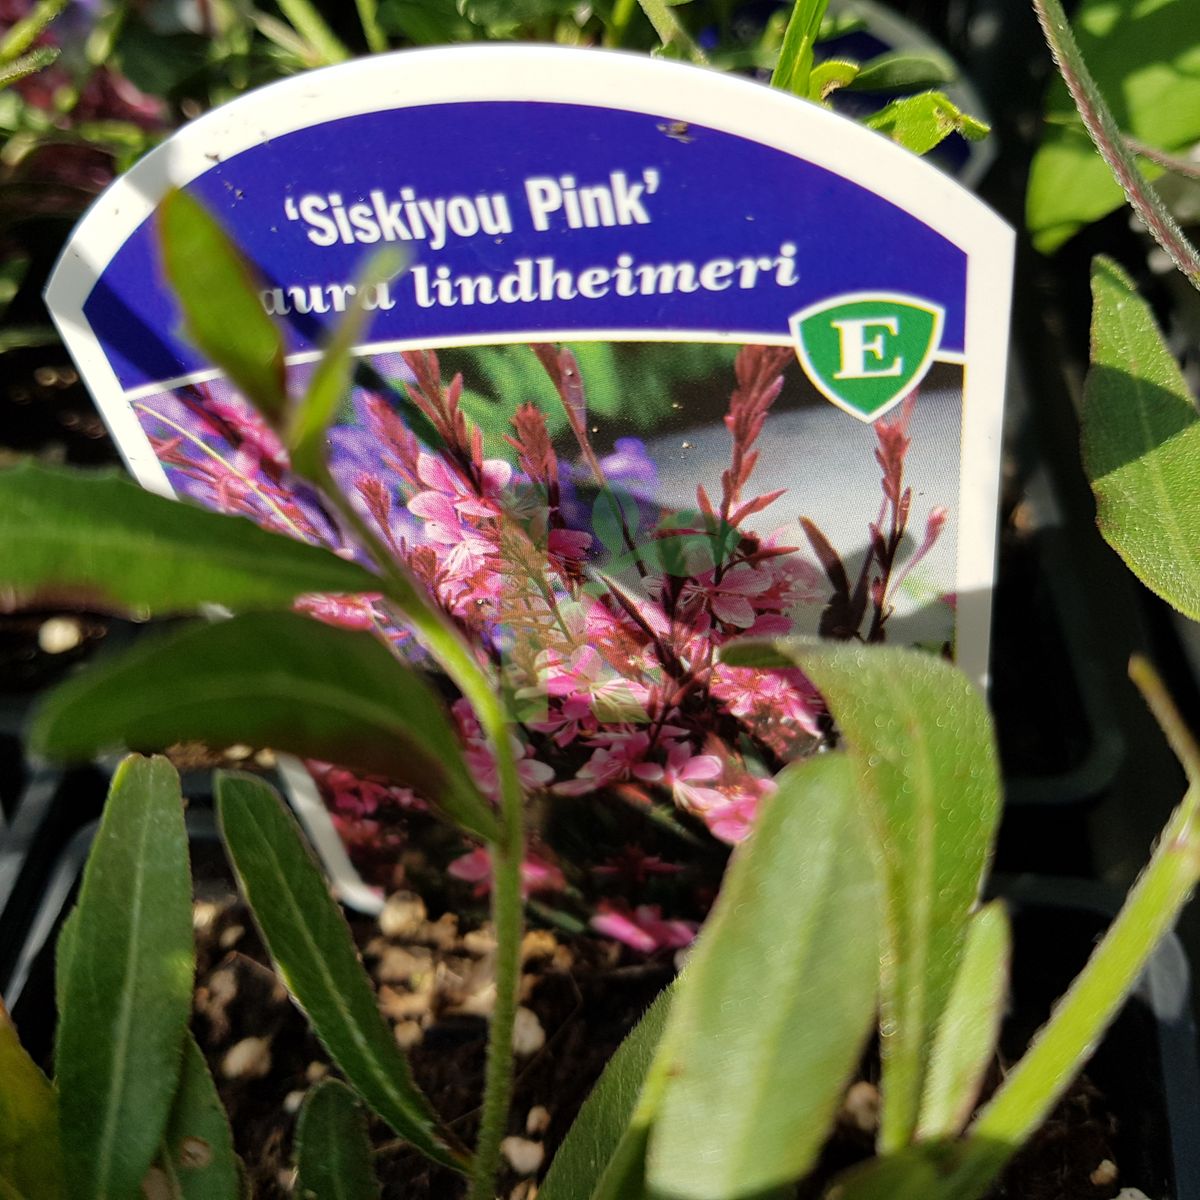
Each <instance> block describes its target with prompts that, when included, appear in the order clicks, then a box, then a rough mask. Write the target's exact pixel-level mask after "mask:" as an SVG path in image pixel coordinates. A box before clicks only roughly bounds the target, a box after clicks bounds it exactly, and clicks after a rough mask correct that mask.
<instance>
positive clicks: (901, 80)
mask: <svg viewBox="0 0 1200 1200" xmlns="http://www.w3.org/2000/svg"><path fill="white" fill-rule="evenodd" d="M957 77H958V72H957V71H956V70H955V69H954V63H952V62H951V61H950V59H949V58H947V57H946V55H944V54H937V53H932V52H930V51H924V52H922V53H920V54H914V53H913V52H912V51H911V50H891V51H889V52H888V53H886V54H880V55H878V56H877V57H876V58H873V59H871V60H870V61H869V62H865V63H863V64H862V66H861V67H860V68H859V70H858V73H857V74H856V75H855V76H854V78H853V80H851V81H850V82H849V83H848V84H847V86H848V87H849V88H850V90H851V91H855V92H915V91H917V90H918V89H919V88H934V87H940V86H941V85H943V84H947V83H953V82H954V81H955V79H956V78H957Z"/></svg>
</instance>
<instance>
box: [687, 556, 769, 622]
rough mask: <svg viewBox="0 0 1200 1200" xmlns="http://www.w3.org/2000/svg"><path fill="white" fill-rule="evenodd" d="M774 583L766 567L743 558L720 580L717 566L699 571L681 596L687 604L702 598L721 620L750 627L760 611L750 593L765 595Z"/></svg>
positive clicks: (710, 610) (706, 605)
mask: <svg viewBox="0 0 1200 1200" xmlns="http://www.w3.org/2000/svg"><path fill="white" fill-rule="evenodd" d="M772 583H773V581H772V579H771V576H770V575H768V574H767V572H766V571H762V570H760V569H759V568H758V567H755V566H752V565H751V564H750V563H745V562H742V563H738V564H736V565H735V566H733V567H730V569H729V570H728V571H726V572H725V574H724V575H722V576H721V578H720V580H719V581H718V579H717V575H716V571H715V570H712V571H705V572H704V574H703V575H697V576H696V577H695V578H694V579H691V580H689V581H688V582H687V583H686V584H684V587H683V593H682V595H681V596H680V600H681V602H682V603H684V604H687V603H688V602H690V601H694V600H696V599H698V598H699V599H702V600H703V603H704V605H705V607H707V608H708V610H709V612H711V613H712V615H713V616H714V617H716V619H717V620H718V621H723V622H724V623H725V624H726V625H735V626H737V627H738V628H739V629H747V628H749V627H750V626H751V625H753V624H754V619H755V617H756V615H757V613H756V610H755V606H754V605H753V604H752V603H751V602H750V599H749V597H751V596H761V595H762V594H763V593H764V592H767V591H769V590H770V589H771V586H772Z"/></svg>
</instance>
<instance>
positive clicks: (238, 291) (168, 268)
mask: <svg viewBox="0 0 1200 1200" xmlns="http://www.w3.org/2000/svg"><path fill="white" fill-rule="evenodd" d="M158 232H159V237H160V239H161V246H162V261H163V268H164V270H165V272H166V276H167V282H168V283H169V284H170V285H171V288H172V290H173V291H174V293H175V296H176V299H177V300H178V302H179V306H180V308H181V309H182V311H183V319H184V329H185V331H186V333H187V335H188V337H189V338H190V339H191V340H192V342H193V343H194V344H195V346H196V348H197V349H198V350H200V351H201V352H202V353H203V354H204V355H206V356H207V357H208V358H209V359H210V360H211V361H212V363H213V365H214V366H217V367H220V368H221V370H222V371H224V372H225V374H226V375H228V376H229V378H230V380H231V381H232V382H233V383H234V385H235V386H236V387H237V388H238V390H239V391H240V392H241V393H242V394H243V396H244V397H245V398H246V399H247V400H248V401H249V402H250V403H251V404H253V405H254V407H255V408H257V409H258V411H259V412H260V413H262V415H263V416H264V417H265V418H266V419H267V421H268V422H270V423H271V424H272V425H278V424H279V423H280V422H281V421H282V419H283V417H284V411H285V409H286V406H287V382H286V376H285V372H284V365H283V355H284V349H283V336H282V334H281V333H280V331H279V328H278V327H277V326H276V324H275V322H274V321H272V320H271V318H270V317H269V316H268V315H267V313H266V311H265V310H264V308H263V306H262V302H261V301H260V299H259V293H260V291H261V285H260V284H259V281H258V280H257V278H256V276H255V274H254V271H253V268H252V267H251V266H250V264H249V263H248V262H247V261H246V260H245V258H244V257H243V256H242V253H241V251H240V250H238V248H237V247H236V246H235V245H234V244H233V242H232V241H231V240H230V237H229V235H228V234H227V233H226V232H225V230H224V229H222V228H221V226H220V225H219V224H218V223H217V221H216V220H215V219H214V218H213V217H212V216H210V215H209V213H208V212H207V210H206V209H205V208H204V206H203V205H201V204H200V203H199V202H198V201H196V200H193V199H192V197H191V196H189V195H188V194H187V193H186V192H181V191H173V192H171V193H170V194H168V196H167V197H166V199H164V200H163V202H162V203H161V204H160V205H159V208H158Z"/></svg>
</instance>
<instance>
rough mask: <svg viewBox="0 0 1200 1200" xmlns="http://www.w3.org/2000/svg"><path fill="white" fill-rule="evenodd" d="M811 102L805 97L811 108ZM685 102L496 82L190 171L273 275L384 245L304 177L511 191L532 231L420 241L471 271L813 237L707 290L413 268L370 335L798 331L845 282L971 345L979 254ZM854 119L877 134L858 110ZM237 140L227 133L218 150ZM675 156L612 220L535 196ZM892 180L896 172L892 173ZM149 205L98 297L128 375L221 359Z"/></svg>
mask: <svg viewBox="0 0 1200 1200" xmlns="http://www.w3.org/2000/svg"><path fill="white" fill-rule="evenodd" d="M797 115H798V116H800V115H801V114H800V113H799V112H798V114H797ZM670 123H671V118H669V117H656V116H648V115H645V114H642V113H630V112H624V111H619V110H613V109H602V108H593V107H588V106H583V105H571V104H546V103H536V102H514V101H487V102H470V103H466V102H464V103H457V104H438V105H428V106H423V107H417V108H405V109H398V110H393V111H387V112H378V113H368V114H363V115H358V116H353V117H346V118H343V119H340V120H336V121H330V122H327V123H325V124H322V125H316V126H312V127H310V128H307V129H301V130H297V131H295V132H293V133H289V134H286V135H284V136H281V137H276V138H272V139H270V140H267V141H265V142H264V143H263V144H261V145H258V146H255V147H253V148H251V149H249V150H246V151H244V152H242V153H241V154H238V155H236V156H234V157H232V158H230V159H229V160H228V161H225V162H221V163H219V164H217V165H214V166H213V168H212V169H211V170H209V171H206V172H205V173H204V174H203V175H201V176H200V177H198V178H197V179H195V180H194V181H193V182H192V183H191V184H189V185H188V188H187V190H188V191H189V192H190V193H191V194H193V195H194V196H196V197H197V198H198V199H200V200H202V201H203V202H204V203H206V204H207V205H208V206H209V207H210V209H211V210H212V211H214V212H215V213H216V214H217V215H218V216H219V217H220V218H221V220H222V222H223V224H224V225H225V226H226V228H227V229H228V230H229V232H230V233H231V234H232V235H233V237H234V238H235V239H236V240H237V242H238V243H239V244H240V245H241V246H242V248H243V249H244V250H245V251H246V252H247V253H248V254H249V255H250V257H251V258H252V259H253V261H254V262H255V263H256V264H257V266H258V269H259V270H260V271H261V273H262V275H263V277H264V279H265V280H266V283H267V285H268V286H281V287H282V286H289V285H300V286H305V285H309V284H320V285H324V284H327V283H343V282H349V281H351V280H353V279H354V277H355V275H356V274H357V271H358V268H359V266H360V264H361V262H362V260H363V258H364V256H365V255H367V254H369V253H370V252H371V250H372V249H374V248H376V247H372V246H362V245H353V246H345V245H342V244H340V243H337V244H335V245H333V246H328V247H321V246H316V245H313V244H312V243H311V242H309V240H308V238H307V237H306V231H307V228H308V227H307V226H306V225H304V223H303V222H301V221H289V220H287V219H286V217H285V215H284V207H283V206H284V201H285V199H286V198H287V197H288V196H294V197H297V198H298V197H299V196H302V195H304V194H305V193H308V192H317V193H321V194H324V193H328V192H340V193H341V195H342V197H343V200H344V201H345V203H346V204H347V205H349V204H351V203H354V202H356V201H358V200H362V199H365V198H366V196H367V194H368V193H369V192H370V191H371V190H372V189H374V188H380V189H382V190H383V191H384V192H385V193H386V194H387V195H388V196H389V198H391V199H398V198H399V190H400V188H401V187H404V186H409V187H412V188H414V189H415V190H416V192H417V194H418V195H419V196H423V197H428V198H437V197H448V196H451V195H453V194H456V193H459V194H465V195H470V196H474V195H475V194H477V193H479V192H486V193H489V194H490V193H492V192H496V191H502V192H505V193H506V194H507V195H508V198H509V205H510V211H511V213H512V217H513V224H514V227H515V228H514V231H513V233H512V234H509V235H505V236H503V237H500V238H494V237H490V236H488V235H486V234H482V233H480V234H476V235H475V236H474V237H471V238H457V237H455V236H454V235H452V234H451V235H449V239H448V242H447V245H446V246H445V247H444V248H443V249H441V250H438V251H433V250H430V249H429V247H428V244H427V243H425V242H409V243H396V244H398V245H402V246H405V247H406V248H407V250H408V252H409V255H410V261H412V262H417V263H423V264H427V265H428V266H429V267H430V268H434V267H437V266H440V265H443V264H445V265H446V266H449V267H450V268H451V270H452V271H453V272H454V273H455V274H459V273H465V274H481V273H485V272H486V273H494V274H495V275H496V276H499V275H500V274H502V273H504V272H505V271H508V270H511V268H512V262H513V260H514V259H516V258H522V257H533V258H537V257H543V256H553V257H554V259H555V265H556V267H559V268H565V269H567V270H571V271H578V270H581V269H583V268H585V267H589V266H611V265H612V263H613V262H614V261H615V259H616V256H617V255H618V254H620V253H623V252H627V253H630V254H632V255H633V256H634V258H635V260H637V262H639V263H666V262H678V261H691V262H695V263H696V264H697V265H699V264H701V263H703V262H704V261H706V260H708V259H711V258H738V257H741V256H743V255H774V254H777V253H778V251H779V246H780V244H781V243H783V242H788V241H791V242H794V243H795V244H796V246H797V255H796V262H797V267H798V270H799V273H800V281H799V283H797V284H796V285H794V286H792V287H779V286H776V285H775V284H774V283H773V282H769V281H768V280H766V279H764V280H763V281H762V282H760V284H759V286H758V287H756V288H754V289H746V290H743V289H740V288H737V287H731V288H729V289H728V290H725V291H719V292H718V291H704V290H699V291H696V292H693V293H675V294H670V295H653V296H640V295H639V296H634V297H624V298H623V297H618V296H615V295H612V294H610V295H608V296H606V297H604V298H602V299H596V300H588V299H583V298H576V299H573V300H566V301H564V300H552V301H537V302H533V303H525V304H499V303H498V304H494V305H491V306H483V305H479V304H476V305H473V306H471V307H462V306H459V307H454V308H431V309H424V308H420V307H418V306H417V304H416V303H415V301H414V300H413V299H412V295H413V292H412V282H411V280H409V279H407V278H405V277H403V276H402V277H401V278H400V279H399V280H397V282H396V284H395V285H394V288H393V295H394V296H395V297H396V299H397V303H396V306H395V308H393V309H392V310H390V311H381V312H379V313H377V314H375V317H374V320H373V323H372V326H371V328H370V333H369V337H370V340H371V341H372V342H381V341H388V340H393V339H394V340H404V341H416V340H421V341H428V342H429V343H430V344H432V345H437V344H438V343H439V341H443V340H446V339H450V338H455V337H463V336H473V335H481V336H482V335H496V336H497V337H498V338H499V339H501V340H503V338H504V336H505V335H520V334H529V335H536V334H537V333H538V332H539V331H543V330H545V331H554V332H560V331H561V332H564V333H566V332H570V333H577V334H581V335H584V336H586V335H587V334H588V333H589V332H592V331H604V330H609V331H611V330H629V331H637V330H645V331H654V332H663V331H681V332H682V331H688V332H692V333H708V334H713V335H721V334H724V333H727V332H731V331H736V332H739V333H750V334H758V335H760V336H770V337H787V336H789V330H788V317H789V316H790V315H791V314H792V313H794V312H796V311H797V310H799V309H801V308H803V307H805V306H806V305H809V304H812V303H814V302H816V301H818V300H822V299H825V298H826V297H829V296H832V295H836V294H839V293H843V292H853V291H893V292H906V293H909V294H911V295H915V296H918V297H921V298H923V299H926V300H931V301H933V302H935V303H937V304H940V305H942V306H943V308H944V309H945V311H946V324H945V330H944V333H943V337H942V347H943V349H945V350H950V351H956V352H960V353H961V352H962V350H963V330H964V317H965V313H964V305H965V293H966V255H965V254H964V252H963V251H962V250H960V249H959V248H958V247H956V246H955V245H953V244H952V243H951V242H949V241H948V240H947V239H945V238H944V237H942V236H941V235H940V234H938V233H937V232H935V231H934V230H933V229H931V228H930V227H929V226H928V225H926V224H924V223H923V222H921V221H919V220H917V219H916V218H915V217H913V216H912V215H910V214H909V213H907V212H905V211H904V210H903V209H901V208H899V207H897V206H896V205H894V204H892V203H890V202H889V201H887V200H885V199H882V198H881V197H879V196H877V195H875V194H874V193H872V192H870V191H868V190H866V189H864V188H862V187H859V186H858V185H857V184H854V183H851V182H849V181H847V180H845V179H843V178H841V177H840V176H837V175H835V174H833V173H832V172H830V171H827V170H825V169H823V168H821V167H817V166H814V165H813V164H812V163H809V162H806V161H804V160H802V159H798V158H795V157H793V156H792V155H790V154H787V153H785V152H784V151H781V150H777V149H774V148H773V147H770V146H764V145H761V144H760V143H757V142H753V141H750V140H748V139H745V138H741V137H737V136H735V135H732V134H727V133H722V132H719V131H717V130H713V129H709V128H705V127H703V126H698V125H691V126H689V127H688V129H687V133H686V137H687V139H689V140H683V138H681V137H679V136H670V135H669V133H668V127H669V126H670ZM846 135H847V137H863V136H864V135H863V133H862V131H860V130H857V129H854V128H852V127H850V126H849V125H847V129H846ZM219 150H220V147H219V145H218V146H214V148H213V152H214V154H215V153H217V152H218V151H219ZM647 167H654V168H657V169H658V171H659V172H660V175H661V183H660V186H659V189H658V191H657V192H656V193H655V194H654V195H651V196H648V197H646V199H645V207H646V209H647V211H648V212H649V213H650V216H651V218H652V219H651V222H650V223H649V224H647V225H631V226H618V227H613V228H606V229H580V230H568V229H563V228H561V227H559V226H557V225H556V226H554V227H552V229H551V230H550V231H547V232H537V231H535V230H534V229H533V227H532V224H531V222H530V220H529V216H528V211H527V209H526V206H525V198H524V181H525V179H526V178H527V177H529V176H534V175H552V176H558V175H563V174H571V175H574V176H575V178H576V180H577V181H578V182H579V184H581V185H587V184H591V183H600V182H606V181H607V179H608V175H609V173H610V172H611V171H624V172H625V173H626V175H627V176H629V177H630V179H631V180H634V181H637V180H639V179H640V176H641V172H642V171H643V170H644V169H645V168H647ZM880 185H881V186H886V181H884V180H881V181H880ZM152 225H153V222H152V220H147V221H146V222H144V223H143V224H142V225H141V226H140V227H139V228H138V230H137V231H136V232H135V233H134V234H133V235H132V236H131V237H130V238H129V239H128V241H127V242H126V243H125V244H124V245H123V246H122V247H121V249H120V250H119V251H118V252H117V254H116V255H115V256H114V258H113V259H112V261H111V263H110V264H109V266H108V268H107V269H106V270H105V271H104V273H103V275H102V276H101V278H100V279H99V280H98V281H97V283H96V285H95V287H94V288H93V290H92V292H91V294H90V296H89V297H88V300H87V302H86V304H85V307H84V313H85V316H86V317H87V319H88V321H89V322H90V324H91V326H92V328H93V330H94V332H95V334H96V335H97V337H98V338H99V339H100V342H101V344H102V345H103V347H104V349H105V351H106V352H107V354H108V356H109V358H110V360H111V362H112V364H113V366H114V369H115V371H116V374H117V377H118V379H119V380H120V382H121V384H122V385H123V386H124V387H126V388H134V387H138V386H141V385H144V384H148V383H153V382H157V381H160V380H164V379H168V378H172V377H175V376H179V375H185V374H189V373H191V372H193V371H198V370H202V369H204V368H205V367H207V366H208V365H209V364H208V363H207V362H206V361H205V360H204V359H203V358H201V357H200V356H198V355H197V354H196V353H195V351H193V350H192V349H191V348H190V347H189V346H188V345H187V343H186V342H184V341H182V340H181V339H180V338H179V337H178V336H177V329H178V323H179V318H178V312H177V310H176V308H175V305H174V303H173V301H172V300H171V298H170V296H169V295H168V294H167V292H166V290H165V289H164V287H163V284H162V271H161V268H160V266H159V263H158V254H157V249H156V247H155V244H154V237H153V228H152ZM283 319H284V320H286V321H287V322H288V324H289V326H290V335H289V351H290V352H292V353H296V352H299V351H303V350H308V349H311V348H313V347H314V346H315V345H317V344H318V343H319V341H320V340H321V337H322V335H323V332H324V331H325V328H326V325H325V323H328V322H331V321H333V320H335V319H336V315H335V314H330V315H328V316H324V317H316V316H313V317H304V316H298V315H292V316H289V317H286V318H283Z"/></svg>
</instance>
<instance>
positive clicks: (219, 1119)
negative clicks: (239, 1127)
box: [158, 1033, 242, 1200]
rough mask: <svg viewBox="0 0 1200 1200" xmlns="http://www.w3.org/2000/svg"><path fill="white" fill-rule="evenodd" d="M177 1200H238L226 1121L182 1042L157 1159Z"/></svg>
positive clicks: (191, 1048)
mask: <svg viewBox="0 0 1200 1200" xmlns="http://www.w3.org/2000/svg"><path fill="white" fill-rule="evenodd" d="M158 1165H159V1168H160V1169H161V1170H162V1171H163V1173H164V1174H165V1175H166V1176H167V1178H168V1179H169V1180H170V1181H171V1183H172V1184H173V1185H174V1187H175V1189H176V1191H177V1193H178V1196H179V1200H241V1195H242V1185H241V1172H240V1170H239V1166H238V1160H237V1155H236V1154H234V1152H233V1134H232V1133H231V1132H230V1129H229V1119H228V1118H227V1117H226V1116H225V1109H224V1108H222V1107H221V1098H220V1096H218V1095H217V1088H216V1085H215V1084H214V1083H213V1080H212V1076H211V1075H210V1074H209V1072H208V1064H207V1063H206V1062H205V1061H204V1055H203V1054H202V1053H201V1051H200V1047H199V1046H198V1045H196V1039H195V1038H194V1037H192V1035H191V1034H190V1033H188V1034H187V1035H186V1036H185V1037H184V1039H183V1065H182V1067H181V1069H180V1073H179V1088H178V1090H177V1091H176V1092H175V1102H174V1104H172V1105H171V1116H170V1118H169V1119H168V1121H167V1131H166V1133H165V1134H164V1136H163V1144H162V1149H161V1151H160V1153H159V1157H158Z"/></svg>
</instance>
